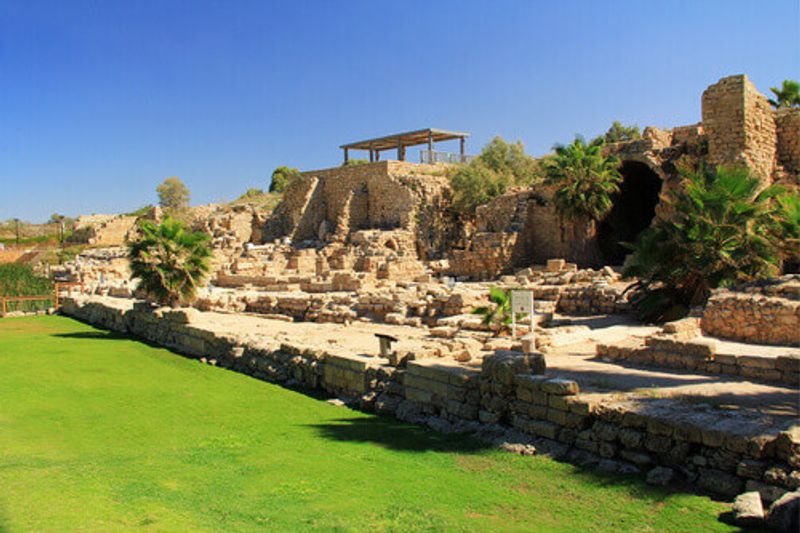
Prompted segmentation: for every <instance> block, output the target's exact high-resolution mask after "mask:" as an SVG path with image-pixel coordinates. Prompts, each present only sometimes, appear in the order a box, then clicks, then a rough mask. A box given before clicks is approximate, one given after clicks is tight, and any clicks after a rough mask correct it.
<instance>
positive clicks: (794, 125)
mask: <svg viewBox="0 0 800 533" xmlns="http://www.w3.org/2000/svg"><path fill="white" fill-rule="evenodd" d="M775 124H776V126H777V133H778V164H780V165H781V166H782V167H783V170H784V171H785V172H786V173H787V174H788V181H790V182H792V181H793V182H794V183H795V184H796V185H797V184H798V173H800V109H798V108H786V109H778V110H777V111H775Z"/></svg>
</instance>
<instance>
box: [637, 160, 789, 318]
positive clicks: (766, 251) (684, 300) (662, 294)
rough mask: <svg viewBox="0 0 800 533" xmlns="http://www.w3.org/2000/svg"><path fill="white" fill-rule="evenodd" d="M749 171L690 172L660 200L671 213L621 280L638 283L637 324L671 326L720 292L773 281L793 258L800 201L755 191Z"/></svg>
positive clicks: (645, 236) (640, 245) (780, 192)
mask: <svg viewBox="0 0 800 533" xmlns="http://www.w3.org/2000/svg"><path fill="white" fill-rule="evenodd" d="M760 188H761V183H760V181H759V179H758V178H757V177H754V176H752V175H751V174H750V171H749V170H748V169H746V168H731V167H718V168H716V169H708V168H702V169H701V170H700V171H688V172H685V173H684V175H683V186H682V187H681V188H679V189H678V190H676V191H673V192H672V193H671V194H670V195H669V196H668V198H667V199H666V200H665V201H667V202H668V203H669V205H670V206H671V207H673V208H674V210H673V211H674V215H673V216H672V217H670V218H669V219H658V220H657V221H656V222H655V223H654V224H653V226H651V227H650V228H648V229H647V230H645V231H644V232H643V233H642V234H641V235H640V236H639V238H638V240H637V242H636V243H635V245H634V246H633V247H632V249H633V255H632V256H631V258H630V259H629V261H628V263H627V264H626V267H625V275H626V276H633V277H637V278H639V281H638V283H637V284H636V285H635V286H634V294H635V296H634V300H633V301H634V305H635V307H636V309H637V311H638V314H639V315H640V317H642V318H645V319H650V320H662V319H671V318H675V317H677V316H679V315H681V314H682V313H684V312H685V311H686V310H687V309H688V308H689V307H692V306H697V305H702V304H703V303H705V301H706V300H707V299H708V296H709V294H710V293H711V290H712V289H714V288H717V287H722V286H729V285H732V284H736V283H741V282H747V281H753V280H757V279H761V278H766V277H769V276H772V275H775V274H777V273H778V272H779V270H780V264H781V262H782V261H783V260H784V259H789V258H790V257H791V256H792V254H796V252H797V248H798V242H800V241H798V237H800V198H798V196H797V194H792V193H788V192H786V191H785V190H784V189H783V188H781V187H778V186H770V187H767V188H765V189H763V190H760Z"/></svg>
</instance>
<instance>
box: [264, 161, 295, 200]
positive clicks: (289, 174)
mask: <svg viewBox="0 0 800 533" xmlns="http://www.w3.org/2000/svg"><path fill="white" fill-rule="evenodd" d="M299 176H300V171H299V170H298V169H296V168H289V167H285V166H280V167H278V168H276V169H275V170H273V171H272V177H271V178H270V182H269V192H277V193H281V192H283V191H284V190H286V187H288V186H289V183H290V182H291V181H292V180H294V179H296V178H297V177H299Z"/></svg>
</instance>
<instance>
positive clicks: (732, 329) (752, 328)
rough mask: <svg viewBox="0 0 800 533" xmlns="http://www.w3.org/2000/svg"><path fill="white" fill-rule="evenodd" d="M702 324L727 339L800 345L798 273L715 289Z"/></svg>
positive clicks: (799, 285) (714, 333)
mask: <svg viewBox="0 0 800 533" xmlns="http://www.w3.org/2000/svg"><path fill="white" fill-rule="evenodd" d="M702 328H703V331H704V332H706V333H708V334H709V335H714V336H717V337H722V338H727V339H735V340H741V341H745V342H755V343H762V344H777V345H794V346H800V275H797V274H795V275H789V276H785V277H783V278H781V279H779V280H777V282H776V281H775V280H772V281H769V282H763V283H756V284H752V285H745V286H742V287H739V288H737V289H736V290H726V289H720V290H718V291H716V292H715V293H714V294H713V295H712V296H711V298H709V300H708V303H707V304H706V307H705V310H704V312H703V321H702Z"/></svg>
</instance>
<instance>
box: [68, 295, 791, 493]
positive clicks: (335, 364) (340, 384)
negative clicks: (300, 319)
mask: <svg viewBox="0 0 800 533" xmlns="http://www.w3.org/2000/svg"><path fill="white" fill-rule="evenodd" d="M115 305H116V307H112V306H111V305H110V304H108V303H101V302H99V301H93V300H92V299H89V298H84V297H78V298H75V299H73V300H68V301H67V302H65V304H64V307H63V308H62V311H63V312H64V313H65V314H67V315H70V316H73V317H76V318H78V319H80V320H83V321H86V322H89V323H91V324H95V325H98V326H101V327H104V328H108V329H112V330H115V331H120V332H127V333H132V334H134V335H137V336H139V337H141V338H144V339H146V340H148V341H150V342H153V343H157V344H160V345H162V346H166V347H169V348H171V349H173V350H175V351H177V352H179V353H182V354H185V355H188V356H190V357H195V358H199V359H201V360H203V361H205V362H208V363H211V364H215V365H219V366H222V367H225V368H230V369H232V370H235V371H238V372H243V373H246V374H249V375H252V376H255V377H257V378H259V379H264V380H268V381H272V382H276V383H281V384H284V385H287V386H297V387H304V388H307V389H320V390H324V391H326V392H329V393H331V394H339V395H342V394H343V395H347V396H351V397H354V398H356V400H355V401H356V402H357V405H358V406H359V407H360V408H362V409H364V410H370V411H372V410H374V411H377V412H381V413H387V414H393V415H394V416H396V417H397V418H400V419H402V420H407V421H410V422H415V423H426V424H428V425H430V426H431V427H434V428H436V429H442V430H448V431H459V430H460V431H465V430H477V428H480V427H484V425H486V424H488V425H496V424H501V425H503V426H506V427H509V426H513V427H514V428H516V429H517V430H519V431H521V432H524V433H525V434H528V435H530V436H532V437H535V438H536V440H535V442H536V445H537V447H540V448H541V449H543V450H548V451H549V453H551V454H552V455H554V456H556V457H564V458H567V459H568V460H570V461H574V462H578V463H581V464H589V465H596V466H597V467H599V468H601V469H603V470H605V471H613V472H619V473H636V472H642V471H649V474H648V478H651V477H653V478H658V479H659V480H662V481H665V482H668V481H669V479H670V478H671V477H673V476H682V477H684V478H685V479H687V480H688V481H690V482H693V483H696V484H697V486H698V487H700V488H701V489H703V490H705V491H708V492H713V493H717V494H720V495H723V496H728V497H732V496H734V495H736V494H738V493H739V492H741V491H742V489H744V488H745V487H746V488H747V489H748V490H758V491H759V492H761V494H762V497H763V498H764V499H765V500H767V501H773V500H774V499H776V498H778V497H780V495H782V494H783V493H785V492H786V491H787V490H790V489H794V488H797V487H798V486H800V429H796V430H790V431H779V430H778V429H776V428H774V427H772V426H770V425H768V424H765V423H764V421H763V420H761V419H748V418H746V417H744V416H743V415H742V414H741V413H728V412H716V411H712V412H709V411H707V410H693V409H692V408H691V407H690V406H688V405H687V404H681V403H678V402H674V401H671V400H662V399H653V398H640V399H636V400H633V399H629V400H625V399H620V398H619V397H617V396H615V395H607V394H606V395H598V394H581V393H580V391H579V387H578V384H577V383H576V382H574V381H571V380H565V379H559V378H557V377H555V378H553V377H546V376H542V375H534V374H532V373H531V370H530V368H531V365H532V364H533V363H532V359H530V357H536V356H525V355H523V354H521V353H519V352H511V351H502V350H498V351H497V352H496V353H495V354H494V355H492V356H487V357H486V358H484V360H483V363H482V366H481V368H476V367H465V366H460V365H457V364H447V363H444V362H442V361H437V360H419V361H413V360H412V361H409V362H408V363H407V366H406V367H405V368H398V367H394V366H390V365H389V364H388V361H386V360H385V359H381V358H370V357H363V356H358V355H345V354H334V353H327V352H324V351H319V350H310V349H307V348H303V347H293V346H291V345H288V344H286V343H276V342H274V341H271V340H270V339H268V338H263V337H262V338H254V337H252V336H248V337H246V338H235V337H232V336H229V335H226V334H214V333H213V332H210V331H206V330H203V329H201V328H198V327H194V326H192V322H193V317H194V316H195V314H196V313H198V312H197V311H195V310H191V309H189V310H179V311H171V310H152V309H149V308H147V306H145V305H143V304H135V305H134V307H133V309H130V308H129V304H127V303H125V302H120V303H118V304H115ZM655 474H657V475H655Z"/></svg>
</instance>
